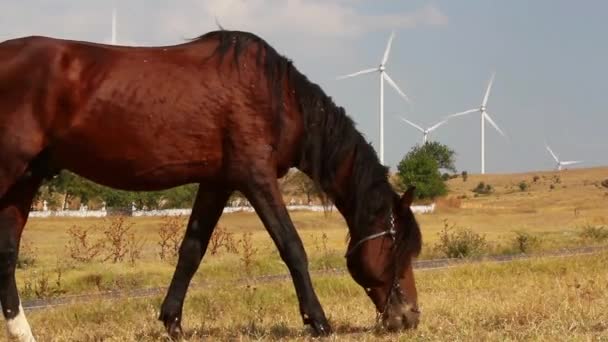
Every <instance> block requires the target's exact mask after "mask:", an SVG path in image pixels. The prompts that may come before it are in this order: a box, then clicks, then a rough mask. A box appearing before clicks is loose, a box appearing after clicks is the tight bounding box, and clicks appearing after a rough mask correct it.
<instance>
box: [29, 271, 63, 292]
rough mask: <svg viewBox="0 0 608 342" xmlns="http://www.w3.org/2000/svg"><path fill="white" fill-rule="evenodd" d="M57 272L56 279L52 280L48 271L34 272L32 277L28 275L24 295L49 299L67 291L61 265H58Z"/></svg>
mask: <svg viewBox="0 0 608 342" xmlns="http://www.w3.org/2000/svg"><path fill="white" fill-rule="evenodd" d="M55 273H56V278H55V280H54V281H51V276H50V275H49V274H48V273H47V272H46V271H45V272H42V273H34V274H33V275H32V276H31V277H28V279H26V280H25V282H24V284H23V296H24V297H25V298H28V297H29V298H32V297H33V298H36V299H48V298H53V297H57V296H60V295H62V294H64V293H66V290H65V289H64V288H63V285H62V283H61V276H62V269H61V267H57V269H56V270H55Z"/></svg>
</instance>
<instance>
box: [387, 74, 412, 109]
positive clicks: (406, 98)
mask: <svg viewBox="0 0 608 342" xmlns="http://www.w3.org/2000/svg"><path fill="white" fill-rule="evenodd" d="M382 75H383V77H384V79H385V80H386V81H387V82H388V84H390V85H391V87H393V88H394V89H395V90H396V91H397V92H398V93H399V95H401V97H403V98H404V99H405V101H407V102H408V103H409V102H411V101H410V98H409V97H407V95H405V93H404V92H403V91H401V89H399V87H398V86H397V83H395V81H393V79H392V78H391V77H390V76H389V75H388V74H387V73H386V72H384V73H383V74H382Z"/></svg>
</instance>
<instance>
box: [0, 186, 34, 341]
mask: <svg viewBox="0 0 608 342" xmlns="http://www.w3.org/2000/svg"><path fill="white" fill-rule="evenodd" d="M40 182H41V179H39V178H38V177H29V178H28V179H26V180H21V181H19V182H17V183H16V184H14V185H13V186H12V187H11V188H10V190H9V191H8V192H7V193H6V194H5V195H4V197H2V199H0V302H1V303H2V313H3V314H4V318H5V319H6V325H7V330H8V335H9V337H10V338H12V339H17V341H28V342H31V341H35V339H34V336H33V335H32V331H31V329H30V325H29V323H28V322H27V319H26V318H25V314H24V313H23V308H22V307H21V302H20V300H19V293H18V291H17V284H16V283H15V267H16V264H17V257H18V254H19V242H20V240H21V232H22V231H23V227H24V226H25V223H26V221H27V217H28V214H29V211H30V206H31V204H32V199H33V198H34V195H35V194H36V191H37V190H38V187H39V186H40Z"/></svg>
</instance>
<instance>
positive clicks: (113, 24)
mask: <svg viewBox="0 0 608 342" xmlns="http://www.w3.org/2000/svg"><path fill="white" fill-rule="evenodd" d="M110 42H111V43H112V45H116V7H114V8H112V40H111V41H110Z"/></svg>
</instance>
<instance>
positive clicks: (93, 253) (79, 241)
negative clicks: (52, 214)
mask: <svg viewBox="0 0 608 342" xmlns="http://www.w3.org/2000/svg"><path fill="white" fill-rule="evenodd" d="M89 231H90V228H89V229H85V228H82V227H78V226H72V228H70V229H69V230H68V235H69V237H68V243H67V246H66V247H67V250H68V253H69V255H70V257H71V258H72V259H73V260H76V261H78V262H91V261H93V259H95V257H97V256H98V255H99V254H100V253H101V252H102V251H103V247H104V246H103V245H104V243H103V240H97V241H91V238H90V235H89Z"/></svg>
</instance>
